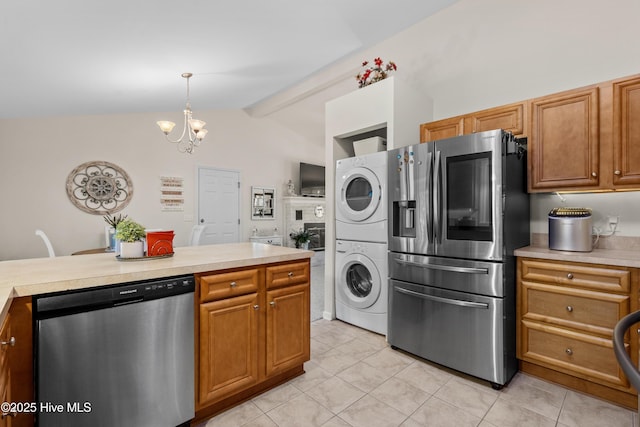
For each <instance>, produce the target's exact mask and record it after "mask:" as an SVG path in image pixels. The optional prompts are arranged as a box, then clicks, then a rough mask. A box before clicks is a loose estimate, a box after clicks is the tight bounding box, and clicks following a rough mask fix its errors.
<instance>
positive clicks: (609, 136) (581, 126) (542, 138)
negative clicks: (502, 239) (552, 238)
mask: <svg viewBox="0 0 640 427" xmlns="http://www.w3.org/2000/svg"><path fill="white" fill-rule="evenodd" d="M491 129H504V130H507V131H510V132H511V133H513V134H514V135H516V136H527V138H528V141H527V146H528V156H527V157H528V159H527V162H528V189H529V192H531V193H537V192H556V191H611V190H640V74H639V75H635V76H629V77H624V78H620V79H616V80H610V81H607V82H602V83H598V84H594V85H591V86H586V87H582V88H579V89H573V90H569V91H565V92H560V93H556V94H552V95H547V96H543V97H539V98H534V99H530V100H527V101H523V102H518V103H514V104H509V105H504V106H501V107H496V108H490V109H487V110H482V111H477V112H475V113H469V114H465V115H462V116H456V117H451V118H447V119H443V120H438V121H435V122H429V123H423V124H421V125H420V142H428V141H434V140H438V139H444V138H450V137H453V136H457V135H465V134H470V133H474V132H482V131H486V130H491Z"/></svg>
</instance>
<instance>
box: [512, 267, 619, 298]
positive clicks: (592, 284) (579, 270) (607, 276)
mask: <svg viewBox="0 0 640 427" xmlns="http://www.w3.org/2000/svg"><path fill="white" fill-rule="evenodd" d="M630 276H631V274H630V272H629V271H628V270H624V269H622V268H613V267H606V266H602V267H594V266H587V265H582V264H572V263H560V262H550V261H547V260H545V261H535V260H530V259H524V260H522V280H523V281H538V282H545V283H548V284H556V285H563V286H570V287H582V288H588V289H594V290H599V291H604V292H621V293H628V292H629V289H630V281H631V279H630Z"/></svg>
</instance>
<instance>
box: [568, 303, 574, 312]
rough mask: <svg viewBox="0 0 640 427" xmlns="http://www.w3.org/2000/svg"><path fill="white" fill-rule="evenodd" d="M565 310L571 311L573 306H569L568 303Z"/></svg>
mask: <svg viewBox="0 0 640 427" xmlns="http://www.w3.org/2000/svg"><path fill="white" fill-rule="evenodd" d="M567 311H568V312H569V313H571V312H572V311H573V307H571V306H570V305H568V306H567Z"/></svg>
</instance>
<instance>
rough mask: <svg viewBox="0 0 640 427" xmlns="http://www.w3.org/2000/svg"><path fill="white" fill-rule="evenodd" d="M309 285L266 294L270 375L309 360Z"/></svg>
mask: <svg viewBox="0 0 640 427" xmlns="http://www.w3.org/2000/svg"><path fill="white" fill-rule="evenodd" d="M309 294H310V292H309V283H308V282H307V283H304V284H301V285H295V286H289V287H286V288H280V289H274V290H271V291H268V292H267V308H266V311H267V363H266V373H267V376H270V375H274V374H278V373H280V372H282V371H285V370H287V369H289V368H293V367H296V366H298V365H301V364H302V363H304V362H306V361H308V360H309V358H310V354H311V352H310V341H309V328H310V322H309V319H310V315H309Z"/></svg>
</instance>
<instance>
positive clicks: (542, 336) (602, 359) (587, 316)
mask: <svg viewBox="0 0 640 427" xmlns="http://www.w3.org/2000/svg"><path fill="white" fill-rule="evenodd" d="M517 293H518V305H517V318H518V334H517V353H518V358H519V359H520V360H521V361H522V363H521V369H522V370H523V371H525V372H529V373H532V374H534V375H537V376H542V377H544V378H545V379H548V380H550V381H554V382H559V383H561V384H563V385H566V386H569V387H572V388H576V389H578V390H580V391H583V392H587V393H591V394H595V395H597V396H599V397H602V398H604V399H608V400H611V401H614V402H616V403H618V404H623V405H625V406H629V407H637V392H636V391H635V390H634V389H633V387H631V385H630V383H629V381H628V379H627V378H626V377H625V375H624V373H623V372H622V370H621V369H620V367H619V365H618V362H617V360H616V357H615V354H614V352H613V329H614V327H615V325H616V323H617V322H618V321H619V320H620V319H621V318H622V317H624V316H625V315H627V314H629V313H630V312H631V311H634V310H637V309H638V307H637V306H638V277H637V270H635V269H632V268H625V267H615V266H605V265H595V264H582V263H570V262H560V261H549V260H539V259H528V258H519V259H518V288H517ZM629 335H630V334H627V337H626V340H625V345H626V347H627V350H628V352H629V354H630V356H631V359H632V360H633V362H634V364H635V365H637V364H638V337H637V335H635V334H634V335H633V336H629Z"/></svg>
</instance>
